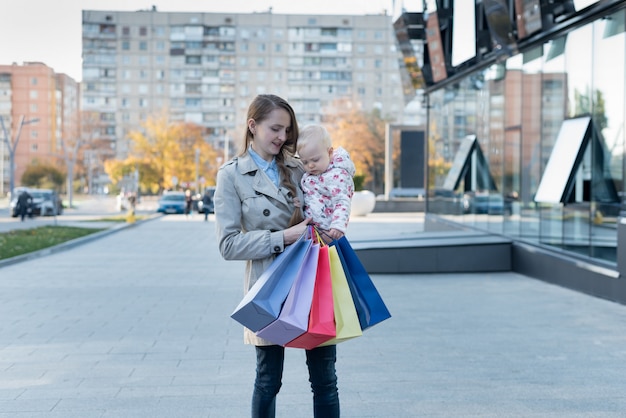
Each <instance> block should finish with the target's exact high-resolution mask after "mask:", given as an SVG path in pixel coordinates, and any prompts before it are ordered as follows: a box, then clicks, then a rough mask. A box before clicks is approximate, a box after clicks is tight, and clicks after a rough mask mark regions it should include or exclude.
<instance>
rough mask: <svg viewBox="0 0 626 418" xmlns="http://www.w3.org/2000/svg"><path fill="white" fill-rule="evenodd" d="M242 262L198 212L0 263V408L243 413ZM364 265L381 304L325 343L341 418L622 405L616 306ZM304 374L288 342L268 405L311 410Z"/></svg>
mask: <svg viewBox="0 0 626 418" xmlns="http://www.w3.org/2000/svg"><path fill="white" fill-rule="evenodd" d="M419 230H420V223H419V220H418V219H415V218H414V217H413V216H412V215H406V214H404V215H402V214H400V215H389V216H384V215H376V214H373V216H370V215H368V216H367V217H365V218H361V219H358V218H357V219H355V220H353V221H352V223H351V226H350V231H349V233H348V237H349V238H350V239H351V240H359V239H365V238H372V237H376V236H381V234H384V235H387V234H402V233H417V232H419ZM242 276H243V263H241V262H233V261H230V262H227V261H223V260H222V259H221V257H220V256H219V253H218V251H217V244H216V241H215V234H214V225H213V222H212V221H210V222H203V217H201V216H194V217H192V218H191V219H186V218H185V217H184V216H165V217H162V218H158V219H155V220H151V221H148V222H143V223H141V224H138V225H136V226H135V227H133V228H128V229H126V230H123V231H120V232H117V233H115V234H110V235H107V236H105V237H103V238H100V239H98V240H95V241H91V242H89V243H86V244H84V245H81V246H79V247H75V248H72V249H71V250H67V251H64V252H59V253H56V254H53V255H49V256H45V257H41V258H38V259H35V260H30V261H27V262H23V263H19V264H14V265H10V266H6V267H3V268H0V417H5V416H6V417H18V418H20V417H29V418H31V417H63V418H67V417H80V418H89V417H124V418H126V417H142V418H144V417H168V418H170V417H211V418H213V417H216V418H217V417H219V418H224V417H246V416H249V404H250V396H251V390H252V382H253V378H254V351H253V349H252V347H250V346H245V345H243V344H242V328H241V326H240V325H239V324H238V323H236V322H235V321H233V320H232V319H230V317H229V315H230V313H231V312H232V310H233V309H234V307H235V306H236V305H237V303H238V302H239V300H240V298H241V294H242V282H243V279H242ZM373 279H374V280H375V282H376V285H377V287H378V288H379V290H380V292H381V294H382V295H383V297H384V299H385V301H386V302H387V304H388V307H389V309H390V311H391V313H392V315H393V317H392V318H391V319H389V320H388V321H385V322H383V323H381V324H379V325H377V326H375V327H374V328H372V329H370V330H368V331H366V332H365V334H364V336H363V337H361V338H357V339H355V340H352V341H347V342H344V343H342V344H340V345H339V346H338V355H339V359H338V364H337V369H338V376H339V390H340V398H341V409H342V416H343V417H348V418H349V417H353V418H367V417H383V418H386V417H394V418H399V417H624V416H626V379H625V378H624V376H626V334H625V333H624V329H625V325H624V324H626V306H623V305H619V304H615V303H612V302H608V301H605V300H601V299H596V298H593V297H591V296H587V295H584V294H581V293H576V292H573V291H571V290H568V289H564V288H560V287H557V286H554V285H550V284H546V283H543V282H540V281H537V280H533V279H530V278H527V277H524V276H521V275H518V274H515V273H498V274H492V273H490V274H451V275H376V276H373ZM306 375H307V372H306V366H305V364H304V353H303V352H302V351H301V350H297V349H288V351H287V359H286V365H285V376H284V380H283V389H282V391H281V394H280V395H279V398H278V413H277V416H279V417H285V418H294V417H295V418H300V417H305V418H306V417H312V412H311V411H312V401H311V394H310V389H309V387H308V382H307V376H306Z"/></svg>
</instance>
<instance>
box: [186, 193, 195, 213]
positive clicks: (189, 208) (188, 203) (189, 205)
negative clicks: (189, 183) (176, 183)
mask: <svg viewBox="0 0 626 418" xmlns="http://www.w3.org/2000/svg"><path fill="white" fill-rule="evenodd" d="M192 206H193V196H191V190H189V189H187V190H185V215H186V216H187V217H189V215H191V212H192Z"/></svg>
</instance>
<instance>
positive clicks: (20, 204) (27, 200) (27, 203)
mask: <svg viewBox="0 0 626 418" xmlns="http://www.w3.org/2000/svg"><path fill="white" fill-rule="evenodd" d="M32 203H33V197H32V196H31V194H30V193H28V190H22V191H21V192H20V195H19V196H18V197H17V203H16V206H17V208H18V210H17V213H18V214H19V215H20V219H21V220H22V222H24V218H25V217H26V215H29V216H30V214H29V212H30V211H31V210H32V207H31V205H32Z"/></svg>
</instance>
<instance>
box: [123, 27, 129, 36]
mask: <svg viewBox="0 0 626 418" xmlns="http://www.w3.org/2000/svg"><path fill="white" fill-rule="evenodd" d="M122 35H124V36H129V35H130V28H129V27H128V26H123V27H122Z"/></svg>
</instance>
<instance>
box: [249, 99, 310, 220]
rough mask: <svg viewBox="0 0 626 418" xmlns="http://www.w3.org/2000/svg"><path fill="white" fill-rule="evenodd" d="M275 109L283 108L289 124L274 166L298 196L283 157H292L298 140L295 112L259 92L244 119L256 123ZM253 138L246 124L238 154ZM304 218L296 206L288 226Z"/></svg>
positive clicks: (284, 101) (282, 183)
mask: <svg viewBox="0 0 626 418" xmlns="http://www.w3.org/2000/svg"><path fill="white" fill-rule="evenodd" d="M275 109H284V110H285V111H286V112H287V113H288V114H289V117H290V118H291V125H289V128H288V129H287V140H286V141H285V143H284V144H283V146H282V147H281V149H280V152H279V153H278V154H277V155H276V157H275V158H276V166H277V167H278V171H279V172H280V179H281V185H282V186H283V187H285V188H287V190H289V192H291V195H292V196H294V197H297V196H298V193H297V187H298V186H297V185H295V184H294V183H293V181H292V179H291V171H290V170H289V169H288V168H287V166H286V165H285V159H286V158H287V157H293V155H294V154H295V152H296V145H297V142H298V135H299V132H298V122H297V121H296V114H295V112H294V111H293V108H292V107H291V105H290V104H289V103H287V101H286V100H284V99H282V98H280V97H278V96H275V95H273V94H260V95H258V96H256V97H255V98H254V100H253V101H252V103H250V106H249V107H248V115H247V117H246V121H249V120H250V119H254V121H255V122H256V123H261V122H262V121H263V120H265V119H267V118H268V117H269V115H270V113H271V112H272V111H273V110H275ZM253 140H254V135H253V134H252V132H251V131H250V128H249V127H248V126H246V133H245V137H244V142H243V149H242V150H241V151H240V154H239V155H243V154H244V153H245V152H246V151H247V150H248V148H249V147H250V144H251V142H252V141H253ZM303 220H304V217H303V216H302V209H301V208H299V207H297V208H296V209H295V210H294V212H293V214H292V216H291V220H290V221H289V226H292V225H296V224H298V223H300V222H302V221H303Z"/></svg>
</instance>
